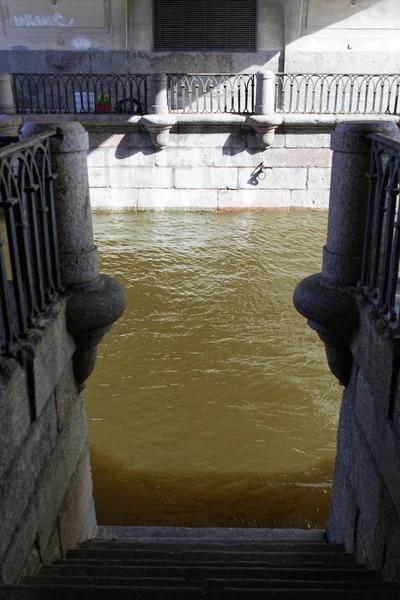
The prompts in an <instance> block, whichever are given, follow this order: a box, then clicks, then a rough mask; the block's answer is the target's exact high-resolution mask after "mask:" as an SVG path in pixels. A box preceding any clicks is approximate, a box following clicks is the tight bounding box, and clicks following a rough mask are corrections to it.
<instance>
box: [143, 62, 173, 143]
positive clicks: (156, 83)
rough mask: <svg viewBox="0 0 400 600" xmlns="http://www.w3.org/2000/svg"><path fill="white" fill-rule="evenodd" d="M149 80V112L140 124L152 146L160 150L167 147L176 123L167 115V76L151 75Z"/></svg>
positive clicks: (160, 74)
mask: <svg viewBox="0 0 400 600" xmlns="http://www.w3.org/2000/svg"><path fill="white" fill-rule="evenodd" d="M149 79H150V85H149V96H150V98H151V99H152V100H151V101H150V112H149V114H148V115H145V116H144V117H142V119H141V121H140V122H141V124H142V125H144V127H146V129H147V131H148V132H149V134H150V139H151V141H152V143H153V144H154V146H155V147H156V148H158V149H160V150H161V149H162V148H166V146H168V143H169V134H170V131H171V128H172V127H173V126H174V125H175V123H176V117H175V116H174V115H171V114H170V113H169V107H168V77H167V74H166V73H153V74H152V75H150V78H149Z"/></svg>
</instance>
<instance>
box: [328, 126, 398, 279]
mask: <svg viewBox="0 0 400 600" xmlns="http://www.w3.org/2000/svg"><path fill="white" fill-rule="evenodd" d="M368 133H382V134H384V135H387V136H389V137H392V138H397V139H400V134H399V129H398V127H397V125H396V124H395V123H391V122H383V121H381V122H378V121H377V122H371V123H368V122H367V123H341V124H340V125H338V126H337V127H336V129H335V131H334V132H333V133H332V138H331V139H332V141H331V148H332V150H333V156H332V176H331V190H330V200H329V218H328V237H327V242H326V245H325V247H324V253H323V265H322V278H323V279H325V280H326V281H328V282H329V283H330V284H331V285H349V286H355V285H357V282H358V280H359V278H360V273H361V263H362V255H363V250H364V230H365V220H366V212H367V198H368V178H367V177H366V174H367V173H368V171H369V165H370V156H371V143H370V142H369V141H368V140H367V138H366V136H367V134H368Z"/></svg>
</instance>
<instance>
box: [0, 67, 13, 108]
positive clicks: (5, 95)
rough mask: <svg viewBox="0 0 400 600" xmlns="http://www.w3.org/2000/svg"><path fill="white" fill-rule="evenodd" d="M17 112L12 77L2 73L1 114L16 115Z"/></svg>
mask: <svg viewBox="0 0 400 600" xmlns="http://www.w3.org/2000/svg"><path fill="white" fill-rule="evenodd" d="M16 112H17V110H16V108H15V102H14V94H13V86H12V81H11V75H10V73H0V114H2V115H14V114H15V113H16Z"/></svg>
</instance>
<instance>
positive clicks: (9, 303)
mask: <svg viewBox="0 0 400 600" xmlns="http://www.w3.org/2000/svg"><path fill="white" fill-rule="evenodd" d="M57 135H59V130H57V129H54V130H52V131H48V132H45V133H42V134H39V135H37V136H34V137H32V138H29V139H27V140H24V141H21V142H18V143H16V144H11V145H10V146H8V147H6V148H3V149H1V150H0V356H16V355H17V353H18V350H19V345H20V341H21V339H23V338H24V337H25V336H26V334H27V333H28V330H29V328H31V327H34V326H35V324H36V323H37V322H38V319H39V318H40V315H41V314H42V313H43V311H44V310H45V309H46V306H47V305H48V304H49V303H51V302H53V301H54V300H55V299H56V298H57V297H58V294H59V292H60V291H61V290H62V286H61V280H60V271H59V259H58V244H57V231H56V220H55V207H54V194H53V180H54V178H55V177H56V174H55V173H53V171H52V167H51V159H50V138H52V137H54V136H57Z"/></svg>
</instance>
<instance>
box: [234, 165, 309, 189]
mask: <svg viewBox="0 0 400 600" xmlns="http://www.w3.org/2000/svg"><path fill="white" fill-rule="evenodd" d="M238 172H239V188H243V189H254V188H255V187H257V188H260V189H275V190H301V189H305V188H306V183H307V172H306V170H305V169H291V168H282V169H281V168H272V169H269V168H268V169H265V170H264V174H265V179H257V180H254V179H253V178H252V175H251V170H249V169H238Z"/></svg>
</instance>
